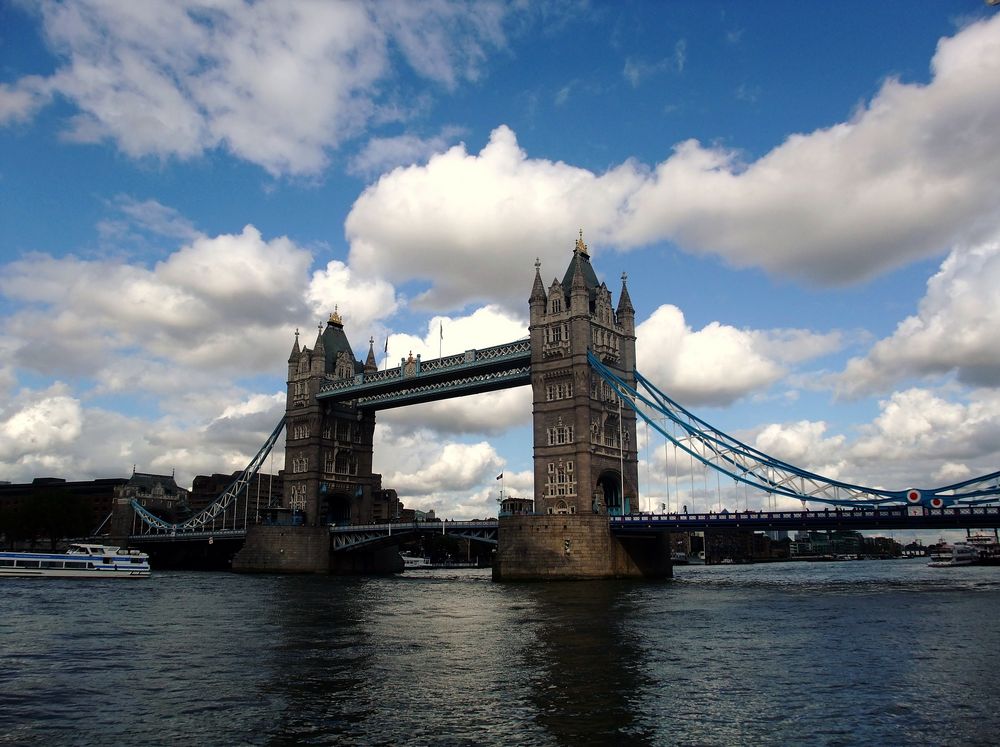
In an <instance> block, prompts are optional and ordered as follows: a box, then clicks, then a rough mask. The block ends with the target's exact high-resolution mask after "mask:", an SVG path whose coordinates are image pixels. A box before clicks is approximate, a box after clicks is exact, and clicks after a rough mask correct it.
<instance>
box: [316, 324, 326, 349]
mask: <svg viewBox="0 0 1000 747" xmlns="http://www.w3.org/2000/svg"><path fill="white" fill-rule="evenodd" d="M316 328H317V329H318V330H319V333H318V334H317V335H316V344H315V345H313V353H315V354H318V355H323V353H324V351H325V350H326V346H325V345H324V344H323V324H322V323H320V324H317V325H316Z"/></svg>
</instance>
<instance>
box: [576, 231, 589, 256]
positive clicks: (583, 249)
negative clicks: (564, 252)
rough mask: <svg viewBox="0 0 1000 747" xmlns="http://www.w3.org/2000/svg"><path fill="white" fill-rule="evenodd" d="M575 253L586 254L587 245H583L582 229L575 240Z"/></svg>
mask: <svg viewBox="0 0 1000 747" xmlns="http://www.w3.org/2000/svg"><path fill="white" fill-rule="evenodd" d="M576 251H578V252H580V253H581V254H587V245H586V244H584V243H583V229H582V228H581V229H580V237H579V238H578V239H577V240H576Z"/></svg>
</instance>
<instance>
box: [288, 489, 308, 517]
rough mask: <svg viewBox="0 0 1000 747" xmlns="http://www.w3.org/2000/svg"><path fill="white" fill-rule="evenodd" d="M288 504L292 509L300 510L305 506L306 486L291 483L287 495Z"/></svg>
mask: <svg viewBox="0 0 1000 747" xmlns="http://www.w3.org/2000/svg"><path fill="white" fill-rule="evenodd" d="M288 506H289V508H292V509H297V510H299V511H302V510H304V509H305V507H306V486H305V485H292V488H291V492H290V493H289V496H288Z"/></svg>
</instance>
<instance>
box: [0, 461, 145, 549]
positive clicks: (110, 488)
mask: <svg viewBox="0 0 1000 747" xmlns="http://www.w3.org/2000/svg"><path fill="white" fill-rule="evenodd" d="M126 482H127V480H125V478H117V477H116V478H102V479H98V480H78V481H68V480H65V479H63V478H61V477H36V478H35V479H34V480H32V481H31V482H29V483H11V482H4V483H0V534H2V535H4V539H5V540H6V541H7V544H8V545H9V544H10V540H11V539H12V538H13V536H14V535H17V534H23V533H25V531H28V532H32V531H35V533H36V535H37V534H38V533H37V531H36V530H33V529H31V528H30V527H29V526H26V525H25V523H24V517H25V516H27V515H30V514H32V513H33V512H34V511H33V509H34V508H35V507H36V506H37V505H39V502H40V501H42V500H44V498H45V497H55V498H56V499H57V500H58V499H68V500H70V501H76V502H78V503H79V504H80V505H82V507H83V510H84V515H83V516H81V525H80V526H79V527H78V528H76V531H74V532H73V534H76V535H84V536H85V535H89V534H92V533H96V532H97V531H98V530H100V531H105V530H106V524H105V523H106V520H107V519H108V517H109V516H111V512H112V509H113V507H114V501H115V492H116V490H118V489H119V488H120V487H121V486H122V485H124V484H125V483H126ZM29 523H30V522H29ZM38 538H39V539H48V537H44V538H42V537H40V536H38ZM23 539H31V538H23ZM56 539H61V538H59V537H57V538H56Z"/></svg>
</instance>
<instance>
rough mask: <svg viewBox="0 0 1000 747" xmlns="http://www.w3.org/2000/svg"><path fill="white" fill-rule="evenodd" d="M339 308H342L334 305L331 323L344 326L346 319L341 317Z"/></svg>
mask: <svg viewBox="0 0 1000 747" xmlns="http://www.w3.org/2000/svg"><path fill="white" fill-rule="evenodd" d="M339 308H340V306H339V305H334V307H333V313H332V314H330V324H339V325H341V326H343V324H344V320H343V319H341V318H340V314H338V313H337V309H339Z"/></svg>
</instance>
